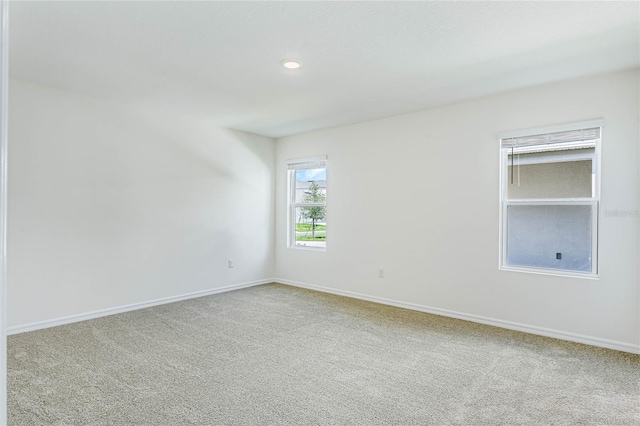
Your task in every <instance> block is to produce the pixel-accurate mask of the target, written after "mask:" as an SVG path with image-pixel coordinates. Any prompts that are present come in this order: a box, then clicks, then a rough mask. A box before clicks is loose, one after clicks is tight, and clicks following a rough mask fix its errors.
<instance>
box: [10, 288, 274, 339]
mask: <svg viewBox="0 0 640 426" xmlns="http://www.w3.org/2000/svg"><path fill="white" fill-rule="evenodd" d="M272 282H274V280H273V279H271V278H270V279H265V280H258V281H251V282H248V283H240V284H233V285H228V286H225V287H218V288H212V289H209V290H202V291H195V292H193V293H186V294H181V295H178V296H170V297H164V298H162V299H155V300H150V301H148V302H140V303H133V304H131V305H125V306H118V307H115V308H107V309H100V310H98V311H93V312H87V313H83V314H76V315H69V316H66V317H62V318H55V319H51V320H45V321H38V322H32V323H29V324H24V325H18V326H14V327H9V328H8V329H7V335H12V334H19V333H25V332H27V331H35V330H40V329H43V328H49V327H56V326H59V325H64V324H71V323H74V322H79V321H86V320H90V319H94V318H100V317H106V316H109V315H114V314H120V313H122V312H128V311H135V310H137V309H144V308H150V307H152V306H158V305H164V304H166V303H173V302H179V301H181V300H187V299H195V298H197V297H202V296H209V295H211V294H217V293H225V292H227V291H233V290H239V289H241V288H247V287H253V286H257V285H262V284H268V283H272Z"/></svg>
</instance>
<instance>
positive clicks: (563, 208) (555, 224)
mask: <svg viewBox="0 0 640 426" xmlns="http://www.w3.org/2000/svg"><path fill="white" fill-rule="evenodd" d="M592 210H593V208H592V206H591V205H587V206H584V205H570V206H567V205H547V206H531V205H528V206H520V205H510V206H507V265H511V266H529V267H535V268H547V269H563V270H569V271H581V272H591V238H592V236H591V230H592V226H591V225H592V220H593V213H592Z"/></svg>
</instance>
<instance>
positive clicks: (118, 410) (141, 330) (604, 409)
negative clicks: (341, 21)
mask: <svg viewBox="0 0 640 426" xmlns="http://www.w3.org/2000/svg"><path fill="white" fill-rule="evenodd" d="M9 424H10V425H44V424H46V425H50V424H51V425H92V424H105V425H107V424H109V425H184V424H224V425H234V424H246V425H255V424H291V425H311V424H349V425H374V424H385V425H386V424H397V425H412V424H416V425H518V424H530V425H638V424H640V356H638V355H631V354H625V353H621V352H616V351H611V350H606V349H598V348H593V347H589V346H584V345H580V344H574V343H568V342H563V341H558V340H554V339H549V338H544V337H538V336H533V335H528V334H524V333H519V332H513V331H507V330H502V329H498V328H493V327H489V326H483V325H479V324H474V323H469V322H465V321H461V320H455V319H448V318H443V317H438V316H435V315H428V314H424V313H419V312H413V311H408V310H403V309H398V308H393V307H387V306H383V305H378V304H374V303H369V302H363V301H358V300H353V299H348V298H343V297H338V296H332V295H327V294H322V293H317V292H313V291H308V290H302V289H297V288H293V287H287V286H283V285H277V284H270V285H264V286H259V287H253V288H249V289H244V290H238V291H234V292H229V293H224V294H218V295H213V296H208V297H203V298H199V299H193V300H188V301H184V302H179V303H173V304H169V305H163V306H158V307H154V308H149V309H144V310H139V311H134V312H129V313H124V314H119V315H114V316H110V317H105V318H100V319H96V320H91V321H85V322H81V323H76V324H71V325H66V326H62V327H56V328H50V329H46V330H41V331H35V332H31V333H24V334H20V335H16V336H11V337H10V338H9Z"/></svg>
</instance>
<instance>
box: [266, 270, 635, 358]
mask: <svg viewBox="0 0 640 426" xmlns="http://www.w3.org/2000/svg"><path fill="white" fill-rule="evenodd" d="M274 281H275V282H277V283H280V284H285V285H290V286H294V287H301V288H307V289H310V290H316V291H321V292H323V293H331V294H336V295H339V296H346V297H352V298H354V299H361V300H367V301H369V302H375V303H381V304H383V305H389V306H396V307H399V308H405V309H411V310H413V311H420V312H426V313H429V314H435V315H440V316H444V317H450V318H457V319H461V320H466V321H471V322H477V323H480V324H486V325H492V326H494V327H500V328H506V329H509V330H516V331H522V332H524V333H530V334H537V335H540V336H546V337H553V338H555V339H560V340H568V341H570V342H577V343H583V344H585V345H591V346H598V347H602V348H607V349H614V350H617V351H622V352H630V353H632V354H640V345H634V344H631V343H625V342H618V341H615V340H607V339H601V338H599V337H591V336H585V335H581V334H575V333H569V332H566V331H560V330H552V329H548V328H543V327H536V326H532V325H527V324H521V323H517V322H511V321H504V320H499V319H495V318H488V317H483V316H480V315H473V314H465V313H462V312H456V311H450V310H447V309H440V308H433V307H430V306H423V305H418V304H415V303H407V302H401V301H398V300H392V299H386V298H384V297H377V296H369V295H366V294H361V293H355V292H352V291H345V290H338V289H335V288H329V287H322V286H318V285H314V284H307V283H302V282H298V281H291V280H286V279H282V278H275V279H274Z"/></svg>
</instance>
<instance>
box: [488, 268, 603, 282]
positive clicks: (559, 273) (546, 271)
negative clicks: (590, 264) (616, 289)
mask: <svg viewBox="0 0 640 426" xmlns="http://www.w3.org/2000/svg"><path fill="white" fill-rule="evenodd" d="M498 269H499V270H501V271H508V272H524V273H528V274H537V275H550V276H553V277H565V278H582V279H586V280H599V279H600V275H598V274H592V273H590V272H589V273H587V272H572V271H564V270H552V269H541V268H524V267H517V266H500V267H499V268H498Z"/></svg>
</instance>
